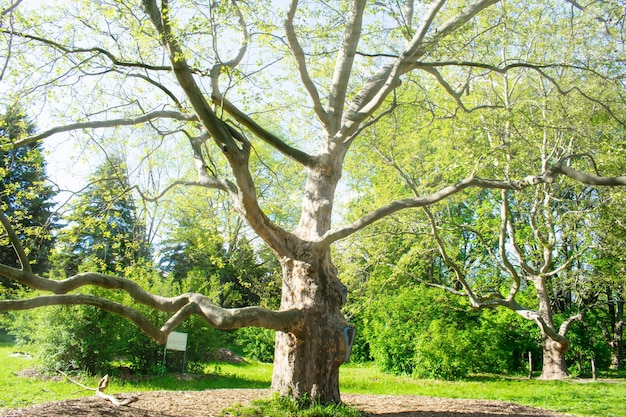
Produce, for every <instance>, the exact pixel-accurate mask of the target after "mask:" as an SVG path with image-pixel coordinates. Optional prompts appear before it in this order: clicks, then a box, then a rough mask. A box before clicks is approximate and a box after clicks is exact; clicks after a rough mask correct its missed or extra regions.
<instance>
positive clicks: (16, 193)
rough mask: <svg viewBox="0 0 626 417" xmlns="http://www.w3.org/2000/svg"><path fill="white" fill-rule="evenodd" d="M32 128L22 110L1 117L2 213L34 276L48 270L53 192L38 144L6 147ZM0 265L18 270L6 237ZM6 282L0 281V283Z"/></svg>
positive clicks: (0, 247)
mask: <svg viewBox="0 0 626 417" xmlns="http://www.w3.org/2000/svg"><path fill="white" fill-rule="evenodd" d="M34 130H35V126H34V125H33V124H32V123H31V122H29V121H28V119H27V117H26V115H25V113H24V112H23V110H21V109H19V108H14V107H10V108H7V109H6V112H5V113H4V114H3V115H0V147H1V148H2V157H1V158H0V199H1V200H2V207H1V208H2V210H3V212H4V213H5V215H6V216H7V218H8V219H9V221H10V222H11V224H12V225H13V228H14V229H15V231H16V233H17V235H18V236H19V238H20V239H21V242H22V245H23V246H24V248H25V250H26V251H27V253H28V254H29V257H30V260H31V267H32V268H33V271H34V272H35V273H44V272H45V271H46V270H47V268H48V266H49V265H48V255H49V253H50V250H51V249H52V246H53V245H54V240H53V238H52V234H51V230H53V229H54V228H55V217H54V215H53V206H54V201H53V199H54V196H55V195H56V192H55V191H54V190H53V189H52V187H51V186H50V185H49V184H47V183H46V181H47V174H46V162H45V160H44V157H43V153H42V151H41V145H40V144H39V143H35V144H31V145H28V146H23V147H20V148H18V149H12V148H11V147H10V146H8V144H10V143H12V142H14V141H16V140H19V139H22V138H24V137H25V136H28V135H29V134H31V133H33V131H34ZM0 243H1V246H0V263H2V264H5V265H9V266H13V267H20V264H19V261H18V260H17V256H16V254H15V251H14V249H13V247H12V246H11V245H10V244H9V243H8V241H7V238H6V235H5V236H4V237H2V240H0ZM2 283H4V284H6V285H8V281H6V280H5V279H4V278H0V284H2Z"/></svg>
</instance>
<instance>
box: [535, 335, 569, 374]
mask: <svg viewBox="0 0 626 417" xmlns="http://www.w3.org/2000/svg"><path fill="white" fill-rule="evenodd" d="M568 350H569V344H567V345H564V344H562V343H559V342H555V341H554V340H552V339H550V338H545V340H544V342H543V369H542V371H541V379H564V378H567V377H568V376H569V372H568V371H567V365H566V364H565V353H567V351H568Z"/></svg>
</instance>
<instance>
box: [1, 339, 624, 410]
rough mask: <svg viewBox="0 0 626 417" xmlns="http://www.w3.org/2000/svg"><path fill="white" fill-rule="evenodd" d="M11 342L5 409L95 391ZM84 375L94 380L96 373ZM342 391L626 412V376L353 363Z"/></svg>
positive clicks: (181, 387) (133, 385) (236, 380)
mask: <svg viewBox="0 0 626 417" xmlns="http://www.w3.org/2000/svg"><path fill="white" fill-rule="evenodd" d="M15 349H16V348H14V347H13V346H12V345H11V344H10V343H6V342H5V343H0V364H1V365H0V409H2V408H17V407H23V406H27V405H31V404H37V403H42V402H47V401H56V400H62V399H67V398H75V397H80V396H88V395H93V393H92V392H90V391H80V388H79V387H77V386H76V385H74V384H72V383H70V382H67V381H54V380H41V379H30V378H23V377H18V376H16V374H17V372H19V371H20V370H22V369H26V368H32V367H33V366H34V365H35V364H34V361H33V360H32V359H27V358H23V357H9V356H8V355H9V353H10V352H12V351H14V350H15ZM271 374H272V366H271V365H268V364H260V363H254V362H249V363H245V364H241V365H231V364H224V363H207V364H206V365H205V366H204V374H203V375H201V376H193V377H191V376H189V375H186V376H185V377H184V378H181V377H180V375H168V376H166V377H165V378H160V377H158V376H157V377H154V378H148V379H145V378H144V379H139V380H136V381H121V382H120V381H119V380H116V379H113V381H112V382H111V385H110V386H109V388H108V389H107V393H119V392H133V391H152V390H176V391H186V390H188V391H197V390H205V389H216V388H269V386H270V380H271ZM81 381H82V382H83V383H84V384H85V385H88V386H95V385H96V384H97V378H84V379H81ZM340 381H341V392H342V393H354V394H387V395H424V396H431V397H444V398H471V399H489V400H498V401H507V402H512V403H517V404H523V405H528V406H533V407H539V408H546V409H551V410H555V411H559V412H564V413H571V414H574V415H581V416H598V417H600V416H602V417H618V416H622V417H626V380H624V379H614V380H611V381H603V380H598V381H587V382H581V381H578V380H568V381H539V380H527V379H523V378H520V379H515V378H504V377H498V376H477V377H474V378H469V379H467V380H463V381H439V380H417V379H412V378H409V377H398V376H393V375H388V374H383V373H381V372H378V371H377V370H376V368H375V367H374V366H372V365H358V364H349V365H344V366H342V368H341V373H340Z"/></svg>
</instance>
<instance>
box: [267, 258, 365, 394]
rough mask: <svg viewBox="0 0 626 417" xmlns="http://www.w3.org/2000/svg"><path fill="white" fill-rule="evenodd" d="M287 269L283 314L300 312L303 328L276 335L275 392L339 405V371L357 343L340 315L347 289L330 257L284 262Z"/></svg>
mask: <svg viewBox="0 0 626 417" xmlns="http://www.w3.org/2000/svg"><path fill="white" fill-rule="evenodd" d="M282 267H283V295H282V300H281V309H291V308H297V309H300V310H301V311H302V312H303V319H302V324H301V328H299V329H296V330H294V331H293V332H289V333H283V332H278V333H277V335H276V348H275V353H274V374H273V377H272V391H276V392H278V393H280V394H281V395H284V396H290V397H293V398H299V399H302V398H309V399H311V400H314V401H319V402H321V403H323V404H327V403H332V402H334V403H340V402H341V398H340V395H339V366H340V365H341V364H342V363H343V362H345V361H346V360H347V355H349V353H350V350H351V347H352V346H351V345H352V341H353V337H354V327H352V326H351V325H350V324H349V323H348V322H347V321H346V320H345V318H344V317H343V314H342V313H341V310H340V308H341V304H342V303H343V302H344V300H345V291H346V290H345V287H344V286H343V285H342V284H341V282H340V281H339V280H338V279H337V272H336V269H335V267H334V266H333V265H332V263H331V262H330V259H329V255H328V252H327V251H326V253H324V254H323V255H322V256H320V257H319V258H318V260H315V261H308V262H304V261H298V260H294V259H283V260H282Z"/></svg>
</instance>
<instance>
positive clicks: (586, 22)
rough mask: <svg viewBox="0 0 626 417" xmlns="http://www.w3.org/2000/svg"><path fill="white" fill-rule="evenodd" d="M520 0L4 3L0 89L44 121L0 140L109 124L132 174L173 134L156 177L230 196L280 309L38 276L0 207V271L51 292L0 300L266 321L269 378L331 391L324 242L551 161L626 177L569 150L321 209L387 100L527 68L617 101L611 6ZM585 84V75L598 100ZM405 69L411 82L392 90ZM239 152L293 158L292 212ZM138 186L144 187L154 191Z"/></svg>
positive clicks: (603, 181) (467, 98)
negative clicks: (504, 48)
mask: <svg viewBox="0 0 626 417" xmlns="http://www.w3.org/2000/svg"><path fill="white" fill-rule="evenodd" d="M521 3H524V4H523V5H522V4H521ZM527 3H528V2H526V1H525V2H518V3H516V2H508V1H506V2H505V1H499V0H472V1H467V2H466V1H452V0H450V1H449V0H435V1H434V2H424V3H421V2H415V1H412V0H408V1H406V2H403V3H397V2H383V3H380V2H376V3H374V2H369V3H368V2H367V1H365V0H352V1H346V2H331V3H328V2H306V3H304V2H303V3H302V4H300V3H299V2H298V1H297V0H292V1H291V2H290V3H289V4H284V3H282V2H275V1H267V2H255V3H254V4H251V3H245V2H237V1H223V2H213V1H194V2H187V1H177V2H170V1H168V0H162V1H161V2H160V3H159V2H157V1H156V0H143V1H141V2H138V1H119V2H114V3H106V2H104V3H103V2H96V1H94V2H89V1H76V2H67V1H64V2H63V3H61V2H59V3H53V4H52V5H51V6H49V7H45V6H42V5H37V6H36V7H37V8H32V7H33V6H32V5H27V4H20V5H19V6H17V7H14V6H15V5H11V6H9V7H6V8H5V9H4V10H3V12H2V14H1V16H2V19H3V20H2V25H1V27H0V33H2V35H3V38H4V41H5V45H6V46H7V49H6V51H9V53H5V54H4V58H5V59H4V63H5V64H6V65H5V67H6V69H7V70H6V71H3V76H4V78H3V83H6V85H10V86H15V87H14V89H12V90H11V92H12V96H11V97H9V98H10V99H13V100H20V101H22V102H29V101H32V102H36V103H37V104H38V105H40V106H42V108H43V109H45V111H46V114H49V116H50V117H51V118H54V119H55V120H58V123H59V124H60V125H59V126H58V127H51V128H50V129H47V130H44V131H42V132H40V133H39V134H36V135H33V136H30V137H28V138H24V139H21V140H19V141H16V142H14V144H13V146H14V147H15V148H19V147H21V146H25V145H28V144H30V143H34V142H37V141H41V140H44V139H45V140H48V139H47V138H50V139H54V136H55V135H57V134H66V133H67V132H70V133H71V134H75V135H76V136H79V135H80V134H82V133H83V132H85V133H87V134H89V138H90V140H94V141H97V142H99V143H104V142H106V140H107V138H108V137H109V136H110V135H109V133H111V132H115V133H116V137H125V138H126V141H127V143H128V144H129V146H130V145H137V146H134V149H135V150H134V152H135V154H134V156H135V157H136V159H137V166H138V167H142V168H137V172H139V171H141V169H143V168H148V169H153V168H154V166H153V165H150V164H149V163H148V162H146V161H150V160H151V156H152V155H154V154H155V153H157V152H160V153H161V154H165V155H167V156H168V158H169V159H170V160H171V161H173V162H181V161H182V160H183V159H182V157H178V158H177V157H176V156H175V155H176V154H175V153H174V151H180V149H182V147H181V146H178V145H179V144H180V143H181V141H187V142H188V147H187V149H188V151H187V155H188V156H187V157H188V161H191V162H193V164H194V165H195V167H196V172H197V176H196V178H195V179H193V178H185V177H181V178H178V179H173V180H172V182H171V183H170V184H169V185H168V186H166V187H164V190H163V191H166V190H167V189H171V187H173V186H176V185H194V186H198V187H203V188H205V189H206V190H207V192H213V191H214V190H215V191H217V192H220V193H223V194H225V195H227V196H229V198H230V199H231V200H232V201H233V209H234V210H235V211H236V213H237V214H238V215H239V216H241V218H243V219H244V220H245V221H246V223H247V224H248V226H249V227H250V228H251V229H252V230H253V231H254V232H255V233H256V234H257V235H258V236H259V237H260V238H261V239H262V240H263V241H264V242H265V244H267V245H268V246H269V247H270V248H271V249H272V250H273V252H274V253H275V254H276V256H277V257H278V259H279V260H280V263H281V267H282V273H283V277H282V281H283V282H282V296H281V305H280V309H279V310H277V311H274V310H269V309H266V308H261V307H245V308H237V309H224V308H221V307H219V306H217V305H215V304H213V303H211V302H210V301H209V300H208V299H207V297H205V296H203V295H201V294H195V293H193V294H182V295H180V296H178V297H172V298H164V297H161V296H159V295H158V294H150V293H148V292H146V291H144V290H143V289H141V288H140V287H139V286H137V285H136V284H134V283H133V282H132V281H129V280H125V279H123V278H119V277H114V276H108V275H102V274H98V273H83V274H78V275H75V276H72V277H69V278H67V279H65V280H61V281H52V280H45V279H42V278H41V277H39V276H38V275H36V274H35V273H34V272H33V271H32V269H31V268H30V266H29V265H30V264H29V262H28V255H27V253H26V251H25V248H24V247H23V246H22V245H21V243H20V240H19V239H18V237H17V236H16V235H15V233H14V229H13V228H12V226H11V224H10V222H9V221H8V219H7V218H6V216H4V215H2V216H0V220H1V221H2V224H3V226H4V227H5V228H6V230H7V233H8V235H9V236H10V238H11V242H12V244H13V246H14V247H15V250H16V252H17V253H18V255H19V257H20V259H21V260H22V267H21V268H14V267H11V266H8V265H3V266H0V274H1V275H3V276H5V277H7V278H9V279H12V280H15V281H18V282H21V283H23V284H25V285H28V286H31V287H33V288H37V289H39V290H42V291H49V292H50V293H52V295H47V296H46V295H42V296H38V297H36V298H31V299H26V300H7V301H1V302H0V309H2V310H6V309H25V308H34V307H38V306H43V305H51V304H76V303H82V304H91V305H95V306H98V307H101V308H104V309H107V310H110V311H113V312H116V313H119V314H122V315H125V316H127V317H129V318H130V319H132V320H133V321H135V323H137V324H138V325H139V326H140V327H141V328H142V330H144V331H145V332H146V333H148V334H149V335H150V336H152V337H153V338H154V339H155V340H157V341H159V342H164V341H165V339H166V337H167V335H168V334H169V333H170V332H171V331H172V330H173V329H174V328H175V327H176V326H177V325H179V324H180V323H181V322H182V321H183V320H184V319H185V318H187V317H189V316H190V315H193V314H196V315H199V316H201V317H203V318H204V319H205V320H207V322H209V323H211V324H212V325H214V326H216V327H219V328H224V329H228V328H236V327H242V326H260V327H265V328H270V329H275V330H278V332H277V336H276V351H275V361H274V374H273V380H272V389H273V390H274V391H277V392H279V393H281V394H282V395H292V396H294V397H303V396H308V397H310V398H312V399H318V400H320V401H321V402H330V401H340V396H339V382H338V375H339V366H340V365H341V364H342V363H343V362H345V361H346V360H347V359H348V357H349V354H350V349H351V344H352V341H353V336H354V328H353V326H352V325H351V324H350V323H348V321H347V320H346V319H345V318H344V316H343V314H342V312H341V306H342V304H343V303H344V301H345V299H346V287H345V286H344V285H343V284H342V282H341V281H340V280H339V277H338V271H337V268H336V267H335V266H334V264H333V262H332V259H331V251H330V249H331V245H333V243H335V242H338V241H339V240H341V239H343V238H345V237H347V236H350V235H352V234H354V233H355V232H357V231H359V230H361V229H363V228H365V227H367V226H368V225H371V224H372V223H374V222H376V221H378V220H380V219H382V218H384V217H386V216H389V215H392V214H394V213H397V212H399V211H401V210H406V209H411V208H416V207H424V206H428V205H430V204H433V203H435V202H437V201H441V200H443V199H446V198H448V197H450V196H452V195H454V194H457V193H460V192H462V191H463V190H467V189H468V188H470V187H479V188H498V189H504V190H514V191H520V192H521V191H522V190H524V189H525V188H527V187H529V186H535V185H538V184H544V183H551V182H553V181H554V180H555V178H556V177H559V176H562V175H564V176H568V177H571V178H573V179H574V180H577V181H581V182H584V183H588V184H595V185H606V186H617V185H626V177H624V176H615V175H617V174H620V173H617V174H614V176H609V177H600V176H597V175H595V174H593V175H592V174H586V173H584V172H582V171H580V170H577V169H575V167H574V166H572V165H571V164H569V162H570V161H572V160H574V161H575V159H572V158H566V159H551V160H550V161H548V162H549V163H548V164H546V166H545V169H544V170H543V171H542V172H541V171H540V172H529V170H528V167H520V168H519V169H518V170H516V171H515V172H509V173H508V175H507V176H502V177H501V179H497V178H495V179H494V178H482V177H478V176H476V175H474V174H473V173H472V172H471V171H463V170H456V171H454V172H456V173H457V174H458V176H457V177H456V178H454V179H453V180H451V182H449V183H447V184H446V183H443V182H441V183H439V186H438V187H437V189H436V190H435V191H433V192H431V193H429V194H425V195H422V196H412V195H411V194H408V193H407V194H406V196H405V197H404V198H402V199H399V200H395V201H389V202H386V203H384V204H382V205H380V206H379V207H377V208H375V209H373V210H372V211H369V212H367V213H364V214H363V215H362V216H360V217H358V218H357V219H356V220H354V221H352V222H350V223H347V224H339V223H337V224H333V222H339V221H340V220H341V219H339V218H335V217H333V214H334V212H335V210H334V208H335V206H336V205H337V200H338V197H340V196H341V193H340V190H342V189H343V188H339V185H340V180H341V178H342V176H348V175H349V173H347V172H345V173H344V171H343V166H344V161H345V158H346V155H347V154H348V153H349V151H350V149H351V148H352V146H353V144H355V143H356V142H358V139H359V136H360V134H361V133H362V132H363V131H365V130H367V129H371V128H373V127H375V125H376V123H377V122H379V121H380V120H381V119H382V118H384V117H386V116H388V115H390V114H392V113H393V111H394V109H395V108H397V107H398V106H400V105H404V104H406V105H408V106H410V107H411V108H412V109H413V111H414V114H415V115H416V116H421V115H424V114H426V115H433V116H435V117H440V116H446V117H453V116H454V113H455V112H457V111H471V110H479V109H480V108H483V107H485V106H484V103H480V102H475V101H474V99H476V97H473V96H472V87H473V85H476V84H480V83H482V82H483V81H484V79H485V78H486V77H489V76H491V75H492V74H503V73H508V72H515V71H521V70H529V71H534V72H535V73H536V74H538V75H540V76H541V77H544V78H545V80H546V82H547V83H550V84H552V85H553V86H554V87H555V88H557V89H558V90H559V91H561V92H562V93H563V94H570V95H575V96H577V97H580V98H581V99H584V100H590V101H592V102H594V103H595V104H596V105H597V107H598V108H600V109H602V110H603V111H605V112H606V113H607V114H609V115H610V116H611V117H613V118H619V117H620V114H622V113H620V109H621V106H622V104H623V103H622V100H621V96H620V93H621V90H622V84H621V81H622V79H621V74H622V71H621V69H622V68H621V66H620V65H619V62H621V61H620V59H621V58H622V57H623V54H624V51H623V43H622V42H621V40H620V39H621V35H622V32H621V30H622V28H621V24H622V23H623V21H624V19H623V12H624V11H623V8H621V7H620V6H619V5H618V4H610V3H594V4H593V5H591V6H588V7H584V6H582V5H580V4H579V3H577V2H574V1H567V0H563V1H562V0H552V1H548V2H532V3H530V4H527ZM508 31H510V34H511V36H512V35H513V34H515V38H516V39H519V43H517V44H515V45H512V46H511V48H510V50H509V51H508V54H507V55H506V56H505V57H502V56H501V55H499V54H497V53H494V50H493V49H492V44H491V43H489V42H486V41H485V40H488V39H490V37H492V36H495V35H498V38H499V39H501V38H504V37H505V35H506V34H507V33H508ZM555 33H558V35H559V36H554V34H555ZM581 33H584V34H586V36H579V34H581ZM537 44H540V46H541V48H543V50H544V51H546V54H544V55H541V54H533V55H532V56H530V55H528V54H527V53H526V51H527V49H528V47H530V46H534V45H537ZM564 46H567V48H566V49H564V50H562V51H561V50H559V52H558V53H547V52H549V51H552V52H554V50H555V48H559V49H560V48H562V47H564ZM430 80H435V81H436V84H435V85H436V86H437V87H436V88H439V89H441V90H442V91H445V92H446V93H448V95H447V97H446V98H445V100H444V101H442V102H433V101H432V100H430V96H429V89H430V88H431V86H432V83H430V82H429V81H430ZM581 80H585V83H581ZM594 82H595V83H596V84H599V83H600V82H601V83H602V85H603V89H604V94H603V95H602V97H603V99H602V100H599V99H598V98H597V96H596V95H595V92H596V90H595V89H594V88H592V87H593V86H594ZM403 83H404V84H405V85H412V86H416V87H417V89H418V90H419V91H420V94H411V91H410V90H409V89H406V90H405V89H403V88H402V84H403ZM3 91H9V90H8V89H7V90H5V89H3ZM607 98H608V99H607ZM5 99H6V98H5ZM605 99H606V100H605ZM488 104H489V105H491V103H488ZM495 105H496V106H501V105H502V104H501V103H496V104H495ZM619 121H620V123H623V120H619ZM103 129H104V130H103ZM103 132H104V133H103ZM433 135H437V136H433V137H432V138H431V140H432V141H436V140H440V139H445V137H444V138H441V137H439V135H440V132H434V133H433ZM100 136H102V137H100ZM450 139H451V138H448V140H450ZM257 149H261V150H267V149H270V150H271V152H272V154H273V155H275V156H276V157H278V156H280V157H281V158H282V163H283V164H284V165H286V166H287V165H288V166H291V167H297V168H298V169H299V172H300V178H301V179H302V184H303V186H302V189H301V191H300V213H299V219H298V220H296V221H295V222H289V221H284V219H279V218H278V217H277V216H275V215H273V213H271V212H270V211H269V210H270V209H271V208H274V207H276V206H277V204H276V202H275V201H273V200H274V199H275V198H277V197H278V196H281V195H283V194H281V192H280V190H281V189H280V186H278V187H276V186H274V182H273V181H269V179H276V178H277V179H278V180H281V178H280V177H279V176H277V175H276V174H277V173H278V174H280V172H281V171H273V170H272V169H271V166H270V167H265V168H264V167H263V164H257V163H256V162H255V161H257V160H258V158H259V157H260V156H259V155H262V154H263V153H262V152H261V153H257ZM607 151H608V149H607ZM469 156H470V157H471V154H469ZM480 161H481V159H477V160H476V163H477V164H479V163H480ZM253 168H254V169H253ZM443 168H445V167H439V169H443ZM139 185H140V184H139ZM139 185H138V190H139V191H141V192H143V191H144V190H141V187H140V186H139ZM143 194H144V196H145V197H146V198H149V199H152V200H154V199H156V198H157V197H159V196H161V195H162V194H161V193H158V195H156V196H155V195H152V196H147V195H146V193H145V192H143ZM289 203H290V201H287V200H286V201H284V205H287V204H289ZM337 214H338V213H337ZM85 285H98V286H102V287H104V288H110V289H121V290H124V291H127V292H128V293H130V294H131V295H132V297H133V298H134V299H135V300H136V301H137V302H139V303H143V304H146V305H148V306H150V307H153V308H155V309H158V310H162V311H165V312H169V313H171V318H170V319H169V320H168V321H167V322H166V323H161V324H155V323H151V322H150V321H149V320H147V318H146V317H145V316H142V315H141V314H139V313H138V312H137V311H136V310H135V309H133V307H132V306H127V305H121V304H117V303H114V302H112V301H109V300H107V299H105V298H100V297H94V296H88V295H80V294H72V293H71V292H72V291H73V290H75V289H77V288H79V287H82V286H85Z"/></svg>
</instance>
